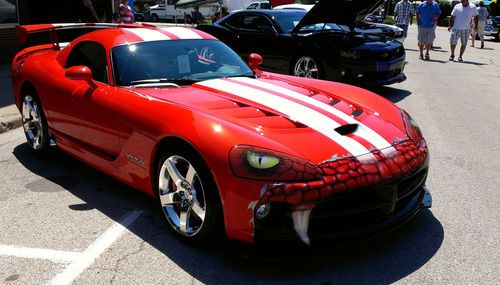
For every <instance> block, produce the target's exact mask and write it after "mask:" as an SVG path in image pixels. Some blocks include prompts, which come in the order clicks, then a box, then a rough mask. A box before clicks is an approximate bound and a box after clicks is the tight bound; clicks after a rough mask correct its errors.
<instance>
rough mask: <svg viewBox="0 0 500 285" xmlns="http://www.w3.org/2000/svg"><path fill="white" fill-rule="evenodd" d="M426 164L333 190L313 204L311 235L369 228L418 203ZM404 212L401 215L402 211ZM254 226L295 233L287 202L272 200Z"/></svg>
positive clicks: (265, 231) (266, 232) (270, 232)
mask: <svg viewBox="0 0 500 285" xmlns="http://www.w3.org/2000/svg"><path fill="white" fill-rule="evenodd" d="M427 171H428V169H427V167H425V168H422V169H420V170H419V171H418V172H414V173H412V174H410V175H408V176H406V177H404V178H402V179H399V180H396V181H391V182H390V183H385V184H383V185H379V186H377V187H369V188H363V189H357V190H354V191H350V192H349V191H346V192H343V193H339V194H336V195H335V196H333V197H332V198H331V199H329V200H328V201H325V202H322V203H320V204H318V205H316V206H315V207H314V209H313V210H312V212H311V217H310V223H309V235H310V237H311V238H314V237H321V236H332V235H339V236H340V235H343V234H345V233H348V232H353V231H360V230H362V229H371V228H374V227H377V226H379V225H382V224H384V223H386V221H388V220H390V219H392V218H394V217H396V216H398V215H400V214H401V212H403V211H405V210H408V209H407V208H408V206H409V205H411V204H412V203H415V204H416V205H415V207H417V206H419V205H420V201H421V200H422V198H423V191H422V189H423V186H424V184H425V180H426V178H427ZM403 216H404V215H403ZM255 225H256V229H257V231H259V232H260V233H263V235H264V236H272V237H273V238H274V237H278V236H280V235H285V234H287V235H291V236H295V232H294V230H293V222H292V219H291V218H290V209H289V206H288V205H287V204H285V203H273V204H272V205H271V212H270V214H269V216H268V217H266V218H265V219H263V220H256V224H255Z"/></svg>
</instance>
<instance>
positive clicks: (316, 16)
mask: <svg viewBox="0 0 500 285" xmlns="http://www.w3.org/2000/svg"><path fill="white" fill-rule="evenodd" d="M381 2H382V0H321V1H319V2H318V3H317V4H316V5H314V7H312V8H311V9H310V11H308V12H306V11H305V10H299V9H281V10H275V9H273V10H242V11H237V12H234V13H231V14H229V15H228V16H226V17H224V18H222V19H220V20H219V21H217V22H215V23H214V24H213V25H199V26H198V27H197V28H198V29H200V30H202V31H205V32H207V33H209V34H211V35H213V36H215V37H217V38H218V39H220V40H221V41H223V42H224V43H226V44H227V45H228V46H229V47H231V48H232V49H233V50H234V51H236V52H237V53H238V54H239V55H240V56H242V57H243V58H245V57H247V56H248V55H249V54H250V53H258V54H260V55H262V56H263V58H264V62H263V64H262V66H261V68H262V70H265V71H270V72H277V73H282V74H292V75H296V76H300V77H309V78H318V79H326V80H332V81H339V82H347V83H353V84H359V85H388V84H392V83H396V82H401V81H404V80H405V79H406V76H405V75H404V73H403V69H404V65H405V50H404V47H403V45H402V44H401V43H400V42H398V41H396V40H392V39H387V37H383V36H379V35H374V34H368V33H361V32H357V31H356V30H355V26H356V24H357V23H360V22H361V21H362V20H363V19H364V17H365V16H366V15H367V14H368V13H369V12H370V11H373V10H374V9H376V8H377V7H378V6H379V5H380V3H381ZM367 25H368V24H367Z"/></svg>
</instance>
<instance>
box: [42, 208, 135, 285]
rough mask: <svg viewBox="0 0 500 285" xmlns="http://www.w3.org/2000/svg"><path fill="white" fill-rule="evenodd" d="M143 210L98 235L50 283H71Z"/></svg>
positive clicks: (132, 213) (126, 217)
mask: <svg viewBox="0 0 500 285" xmlns="http://www.w3.org/2000/svg"><path fill="white" fill-rule="evenodd" d="M143 212H144V211H142V210H135V211H132V212H131V213H129V214H128V215H126V216H124V217H123V218H122V219H121V220H120V221H118V222H117V223H115V224H114V225H113V226H111V228H109V229H108V230H107V231H106V232H105V233H103V234H102V235H101V236H100V237H98V238H97V239H96V240H95V241H94V242H93V243H92V244H91V245H90V246H89V247H87V249H86V250H85V251H84V252H82V253H81V256H80V257H79V258H78V259H76V260H75V261H73V262H72V263H70V264H69V265H68V267H66V269H65V270H64V271H63V272H61V273H59V274H57V275H56V276H55V277H54V279H52V280H51V281H50V282H49V283H48V284H54V285H56V284H57V285H63V284H71V283H72V282H73V280H75V279H76V278H77V277H78V276H79V275H80V274H81V273H82V272H83V271H85V269H87V268H88V267H89V266H90V265H92V264H93V263H94V262H95V260H96V259H97V258H98V257H99V255H101V254H102V253H103V252H104V251H105V250H106V249H107V248H108V247H110V246H111V245H112V244H113V243H114V242H115V241H116V240H117V239H118V238H119V237H120V236H121V235H122V234H123V233H124V232H125V231H127V230H128V229H127V227H128V226H130V225H131V224H132V223H133V222H135V220H137V219H138V218H139V217H140V216H141V215H142V213H143Z"/></svg>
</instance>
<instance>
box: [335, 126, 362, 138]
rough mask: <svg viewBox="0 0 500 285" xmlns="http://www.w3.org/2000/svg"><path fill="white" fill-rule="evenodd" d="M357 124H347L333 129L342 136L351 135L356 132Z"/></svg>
mask: <svg viewBox="0 0 500 285" xmlns="http://www.w3.org/2000/svg"><path fill="white" fill-rule="evenodd" d="M358 126H359V125H358V124H348V125H343V126H340V127H338V128H335V131H336V132H337V133H339V134H341V135H343V136H345V135H349V134H352V133H354V132H356V131H357V130H358Z"/></svg>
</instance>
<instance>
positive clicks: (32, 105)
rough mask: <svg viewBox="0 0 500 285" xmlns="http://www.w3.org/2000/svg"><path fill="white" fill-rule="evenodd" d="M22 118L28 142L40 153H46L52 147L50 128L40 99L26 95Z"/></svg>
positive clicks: (23, 102) (24, 96)
mask: <svg viewBox="0 0 500 285" xmlns="http://www.w3.org/2000/svg"><path fill="white" fill-rule="evenodd" d="M21 106H22V107H21V116H22V123H23V129H24V135H25V136H26V141H27V143H28V145H29V146H30V147H31V149H32V150H33V151H35V152H38V153H43V152H46V151H47V150H48V149H49V146H50V135H49V126H48V124H47V118H46V117H45V112H44V111H43V107H42V104H41V102H40V99H38V97H37V96H36V95H35V94H33V95H31V94H24V95H23V101H22V104H21Z"/></svg>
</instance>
